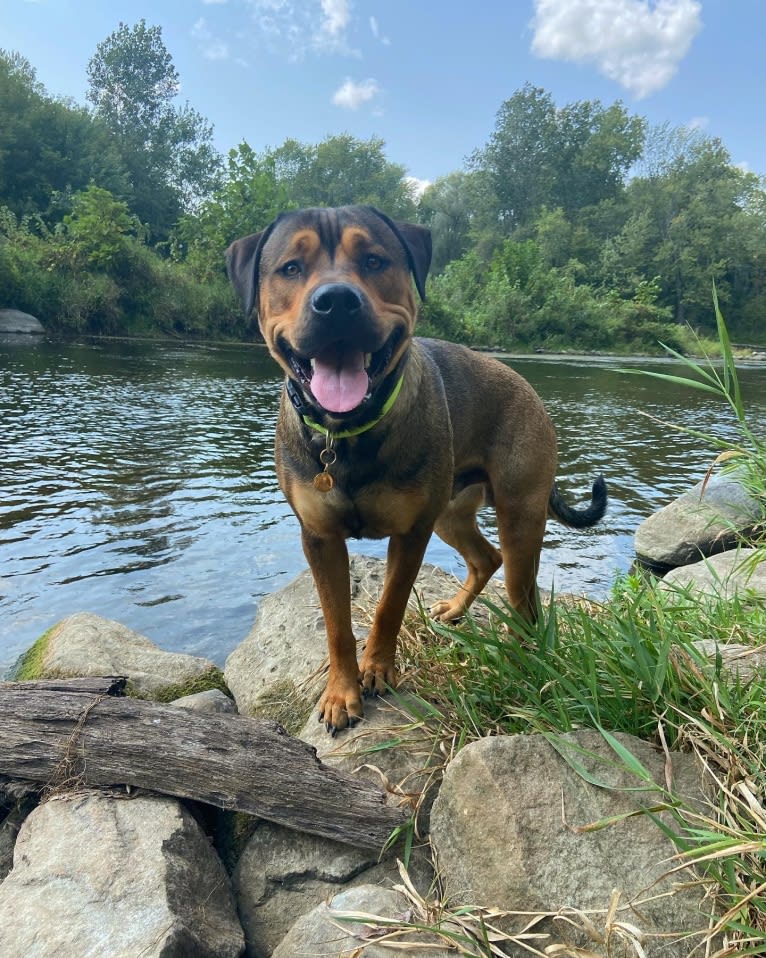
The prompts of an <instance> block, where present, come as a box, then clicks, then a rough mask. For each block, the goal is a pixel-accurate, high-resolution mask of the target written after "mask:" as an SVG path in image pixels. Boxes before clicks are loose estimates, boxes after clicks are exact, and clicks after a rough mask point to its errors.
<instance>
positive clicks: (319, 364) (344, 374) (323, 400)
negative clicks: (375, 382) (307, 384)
mask: <svg viewBox="0 0 766 958" xmlns="http://www.w3.org/2000/svg"><path fill="white" fill-rule="evenodd" d="M369 385H370V381H369V378H368V376H367V373H366V372H365V369H364V353H363V352H361V351H359V350H355V349H343V348H340V347H335V346H333V347H331V348H330V349H326V350H325V351H324V352H323V353H321V355H319V356H316V357H315V358H314V374H313V375H312V377H311V391H312V393H313V394H314V398H315V399H316V401H317V402H318V403H319V405H320V406H322V407H323V408H324V409H326V410H327V411H328V412H350V411H351V410H352V409H356V407H357V406H358V405H359V403H360V402H361V401H362V400H363V399H364V397H365V396H366V395H367V390H368V389H369Z"/></svg>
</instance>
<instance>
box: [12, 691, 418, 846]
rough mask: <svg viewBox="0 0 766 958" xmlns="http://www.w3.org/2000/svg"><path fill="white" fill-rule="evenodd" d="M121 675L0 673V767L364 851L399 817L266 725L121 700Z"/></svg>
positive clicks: (365, 785)
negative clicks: (158, 796)
mask: <svg viewBox="0 0 766 958" xmlns="http://www.w3.org/2000/svg"><path fill="white" fill-rule="evenodd" d="M124 684H125V683H124V680H121V679H119V678H117V679H114V678H106V679H75V680H60V681H52V682H0V776H8V777H9V778H12V779H24V780H27V781H30V780H31V781H34V782H41V783H46V784H48V785H50V786H52V787H54V788H55V787H66V786H67V785H69V784H83V785H102V786H103V785H131V786H136V787H138V788H145V789H150V790H152V791H156V792H163V793H164V794H166V795H173V796H175V797H178V798H187V799H193V800H195V801H200V802H206V803H207V804H210V805H215V806H217V807H219V808H225V809H232V810H237V811H243V812H248V813H249V814H251V815H257V816H258V817H259V818H266V819H268V820H269V821H272V822H278V823H279V824H281V825H286V826H288V827H289V828H294V829H297V830H299V831H305V832H311V833H313V834H316V835H322V836H324V837H326V838H332V839H335V840H337V841H341V842H346V843H349V844H357V845H363V846H365V847H370V848H380V847H382V846H383V845H384V844H385V842H386V840H387V838H388V837H389V835H390V834H391V832H392V830H393V829H394V828H396V827H397V826H400V825H402V824H403V822H404V820H405V819H404V813H403V812H402V811H401V810H400V809H398V808H394V807H391V806H388V805H386V804H385V797H384V795H383V793H382V792H381V791H380V789H379V788H378V787H377V786H376V785H374V784H372V783H370V782H369V781H365V780H363V779H360V778H357V777H355V776H352V775H348V774H346V773H344V772H341V771H338V770H337V769H334V768H330V767H329V766H327V765H324V764H323V763H322V762H320V761H319V759H318V758H317V757H316V753H315V750H314V749H313V748H312V747H311V746H310V745H307V744H306V743H305V742H302V741H301V740H300V739H296V738H292V737H291V736H290V735H288V734H287V732H285V730H284V729H283V728H282V727H281V726H280V725H278V724H277V723H276V722H269V721H264V720H259V719H253V718H246V717H244V716H241V715H220V714H209V713H200V712H195V711H191V710H188V709H180V708H177V707H174V706H168V705H159V704H157V703H155V702H144V701H140V700H137V699H130V698H123V697H121V692H122V688H123V687H124Z"/></svg>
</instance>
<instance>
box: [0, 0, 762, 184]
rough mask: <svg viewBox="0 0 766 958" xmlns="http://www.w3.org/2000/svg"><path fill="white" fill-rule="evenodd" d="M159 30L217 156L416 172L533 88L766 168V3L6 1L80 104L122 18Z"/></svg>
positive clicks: (456, 155)
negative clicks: (297, 151)
mask: <svg viewBox="0 0 766 958" xmlns="http://www.w3.org/2000/svg"><path fill="white" fill-rule="evenodd" d="M142 17H143V18H145V19H146V21H147V23H148V24H152V25H153V24H157V25H159V26H160V27H161V28H162V35H163V39H164V41H165V45H166V46H167V48H168V50H169V52H170V54H171V56H172V57H173V61H174V63H175V66H176V69H177V70H178V72H179V74H180V77H181V83H182V91H181V99H182V100H187V101H188V102H189V103H190V105H191V106H193V107H194V108H195V109H196V110H198V111H199V112H200V113H202V114H203V116H205V117H206V118H207V119H208V120H209V121H210V122H211V123H212V124H213V125H214V127H215V142H216V145H217V146H218V148H219V149H220V150H221V151H222V152H225V151H227V150H229V149H230V148H232V147H234V146H236V145H237V144H238V143H239V142H241V141H242V140H246V141H247V142H248V143H249V144H250V145H251V146H252V147H253V148H254V149H256V150H262V149H264V148H266V147H270V146H271V147H274V146H279V145H280V144H281V143H282V142H283V141H284V140H285V139H286V138H287V137H294V138H296V139H299V140H302V141H304V142H309V143H315V142H318V141H319V140H321V139H323V138H324V137H325V136H327V135H328V134H335V133H342V132H348V133H351V134H352V135H354V136H357V137H360V138H365V139H366V138H368V137H370V136H379V137H382V138H383V139H384V140H385V142H386V153H387V156H388V158H389V159H390V160H393V161H396V162H398V163H401V164H403V165H404V166H405V167H406V168H407V170H408V172H409V174H410V175H412V176H413V177H415V178H417V179H419V180H427V181H431V180H434V179H435V178H436V177H438V176H442V175H444V174H446V173H449V172H451V171H453V170H457V169H460V168H461V167H462V165H463V162H464V160H465V157H466V156H467V155H469V154H470V153H471V152H472V151H473V150H474V149H476V148H478V147H481V146H483V145H484V144H485V143H486V141H487V139H488V137H489V135H490V134H491V132H492V129H493V127H494V122H495V114H496V112H497V109H498V108H499V106H500V104H501V103H502V102H503V100H505V99H507V98H508V97H510V96H511V95H512V94H513V93H514V91H516V90H517V89H519V88H520V87H521V86H523V84H524V83H526V82H530V83H532V84H534V85H535V86H540V87H543V88H544V89H546V90H548V91H549V92H550V93H551V94H552V95H553V97H554V99H555V100H556V102H557V103H558V104H559V105H560V106H561V105H564V104H565V103H569V102H572V101H574V100H582V99H600V100H601V101H602V102H603V103H605V104H608V103H611V102H613V101H614V100H617V99H621V100H622V101H623V102H624V103H625V105H626V106H627V108H628V109H629V110H630V111H631V112H632V113H638V114H641V115H643V116H646V117H647V118H648V119H649V121H650V122H651V123H656V124H660V123H664V122H669V123H671V124H672V125H674V126H681V125H692V126H696V127H700V128H702V129H703V130H704V132H705V133H707V134H709V135H711V136H717V137H720V138H721V140H722V141H723V142H724V144H725V145H726V147H727V148H728V149H729V151H730V153H731V156H732V160H733V162H735V163H738V164H742V165H744V166H745V167H746V168H747V169H750V170H752V171H754V172H756V173H760V174H766V123H765V122H764V120H765V119H766V117H764V112H765V109H764V100H765V99H766V55H764V48H763V44H764V40H763V38H764V36H766V2H765V0H474V2H473V3H470V4H466V2H465V0H409V2H405V0H385V2H382V0H152V2H151V3H148V2H147V3H145V2H142V0H132V2H126V0H3V2H2V6H0V46H2V47H3V48H5V49H9V50H17V51H19V52H20V53H22V54H23V55H24V56H26V57H27V58H28V59H29V60H30V62H31V63H32V65H33V66H34V67H35V68H36V70H37V73H38V78H39V79H40V80H41V81H42V82H43V83H44V84H45V86H46V87H47V89H48V92H49V93H50V94H54V95H58V96H69V97H73V98H74V99H75V100H77V101H79V102H81V103H84V102H85V90H86V85H87V83H86V66H87V62H88V60H89V59H90V57H91V56H92V55H93V53H94V51H95V49H96V45H97V44H98V43H99V42H100V41H101V40H103V39H104V38H105V37H107V36H108V35H109V34H110V33H111V32H112V31H113V30H115V29H116V28H117V26H118V24H119V22H120V21H124V22H126V23H128V24H133V23H135V22H136V21H138V20H139V19H140V18H142Z"/></svg>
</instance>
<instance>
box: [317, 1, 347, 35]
mask: <svg viewBox="0 0 766 958" xmlns="http://www.w3.org/2000/svg"><path fill="white" fill-rule="evenodd" d="M320 2H321V5H322V14H323V16H324V19H323V21H322V29H323V30H324V31H326V32H327V33H329V34H330V36H331V37H337V36H338V35H339V34H341V33H343V31H344V30H345V29H346V27H347V26H348V22H349V20H350V19H351V9H350V7H349V3H348V0H320Z"/></svg>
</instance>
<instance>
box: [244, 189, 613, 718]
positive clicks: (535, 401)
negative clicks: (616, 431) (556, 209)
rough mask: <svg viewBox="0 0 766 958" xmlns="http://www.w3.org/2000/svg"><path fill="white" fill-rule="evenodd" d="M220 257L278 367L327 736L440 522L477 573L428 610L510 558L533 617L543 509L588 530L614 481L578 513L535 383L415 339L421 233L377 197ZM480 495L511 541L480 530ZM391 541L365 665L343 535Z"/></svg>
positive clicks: (386, 660)
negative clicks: (558, 479)
mask: <svg viewBox="0 0 766 958" xmlns="http://www.w3.org/2000/svg"><path fill="white" fill-rule="evenodd" d="M226 259H227V266H228V272H229V277H230V279H231V281H232V283H233V285H234V287H235V288H236V290H237V291H238V293H239V294H240V296H241V298H242V302H243V305H244V307H245V311H246V312H247V313H248V314H249V313H250V312H251V310H252V309H253V307H254V306H255V307H257V311H258V321H259V325H260V328H261V331H262V333H263V336H264V338H265V340H266V344H267V346H268V348H269V350H270V352H271V355H272V356H273V357H274V359H276V361H277V362H278V363H279V365H280V366H281V367H282V369H283V371H284V373H285V376H286V381H285V388H284V390H283V392H282V402H281V407H280V412H279V421H278V423H277V435H276V467H277V474H278V477H279V483H280V485H281V487H282V490H283V491H284V494H285V496H286V497H287V500H288V502H289V503H290V505H291V506H292V508H293V510H294V512H295V514H296V516H297V517H298V520H299V522H300V525H301V533H302V541H303V549H304V552H305V554H306V558H307V560H308V563H309V565H310V567H311V571H312V573H313V576H314V581H315V583H316V587H317V591H318V593H319V600H320V603H321V606H322V612H323V613H324V620H325V627H326V630H327V642H328V647H329V656H330V672H329V678H328V682H327V688H326V690H325V692H324V695H323V696H322V698H321V700H320V702H319V718H320V720H321V721H324V722H325V724H326V726H327V729H328V731H331V732H332V733H333V734H334V733H335V732H336V731H337V730H340V729H343V728H345V727H346V726H347V725H348V724H353V723H354V722H355V721H356V720H357V719H359V718H360V717H361V716H362V699H361V695H362V693H363V694H365V695H368V694H371V693H375V692H377V691H383V690H384V688H385V686H387V685H389V686H393V685H394V683H395V679H396V673H395V669H394V653H395V650H396V641H397V636H398V632H399V628H400V626H401V624H402V619H403V617H404V612H405V607H406V604H407V600H408V598H409V595H410V591H411V589H412V585H413V583H414V581H415V577H416V576H417V573H418V570H419V569H420V565H421V562H422V559H423V554H424V552H425V549H426V545H427V543H428V540H429V538H430V537H431V533H432V532H434V531H435V532H436V533H437V535H439V536H440V537H441V538H442V539H443V540H444V541H445V542H447V543H448V544H449V545H451V546H453V547H454V548H455V549H457V551H458V552H459V553H460V554H461V555H462V557H463V559H464V560H465V563H466V566H467V570H468V575H467V577H466V579H465V582H464V583H463V584H462V586H461V587H460V588H459V589H458V590H457V592H456V594H455V595H454V596H453V597H452V598H450V599H447V600H446V601H444V602H440V603H438V605H436V606H435V607H434V608H433V609H432V610H431V611H432V613H433V614H434V615H435V616H437V617H439V618H440V619H443V620H452V619H456V618H457V617H458V616H460V615H461V614H462V613H463V612H465V610H466V609H467V608H468V606H469V605H470V604H471V602H472V601H473V600H474V599H475V598H476V596H477V595H478V594H479V593H480V592H481V590H482V589H483V588H484V586H485V585H486V584H487V581H488V580H489V578H490V576H491V575H492V574H493V573H494V572H495V571H496V570H497V569H498V568H499V567H500V565H501V563H502V564H503V566H504V574H505V586H506V589H507V591H508V599H509V602H510V604H511V606H513V608H514V609H517V610H518V611H519V612H521V613H522V614H524V615H526V616H528V617H534V615H535V608H536V606H535V601H536V600H535V580H536V576H537V569H538V563H539V558H540V550H541V547H542V542H543V534H544V531H545V521H546V517H547V515H548V514H549V513H550V514H551V515H553V516H555V517H556V518H558V519H559V520H560V521H562V522H564V523H566V524H567V525H571V526H576V527H583V526H590V525H592V524H593V523H595V522H597V521H598V520H599V519H600V518H601V517H602V516H603V514H604V511H605V509H606V486H605V484H604V481H603V479H602V478H600V477H599V478H598V479H597V480H596V481H595V482H594V484H593V490H592V499H591V503H590V505H589V506H587V507H586V508H584V509H582V510H575V509H572V508H570V507H569V506H568V505H567V504H566V503H565V502H564V501H563V499H562V498H561V496H560V494H559V493H558V491H557V489H556V486H555V484H554V476H555V472H556V436H555V433H554V431H553V426H552V424H551V421H550V419H549V418H548V415H547V413H546V412H545V409H544V408H543V404H542V401H541V400H540V398H539V397H538V395H537V394H536V393H535V391H534V390H533V389H532V387H531V386H530V385H529V384H528V383H527V382H526V380H524V379H523V378H522V377H521V376H519V375H518V374H517V373H515V372H513V371H512V370H511V369H509V368H508V367H507V366H505V365H503V364H502V363H500V362H498V361H497V360H495V359H492V358H489V357H487V356H484V355H481V354H479V353H475V352H473V351H471V350H470V349H467V348H466V347H464V346H457V345H454V344H452V343H446V342H440V341H437V340H430V339H415V338H413V331H414V328H415V319H416V315H417V303H416V300H415V295H414V291H413V288H412V281H411V279H410V274H412V276H413V277H414V280H415V287H416V288H417V291H418V293H419V294H420V296H421V298H422V297H423V295H424V286H425V280H426V274H427V272H428V267H429V265H430V260H431V236H430V233H429V231H428V230H427V229H426V228H424V227H422V226H415V225H412V224H409V223H396V222H393V221H392V220H391V219H389V218H388V217H387V216H385V215H384V214H383V213H381V212H379V211H378V210H376V209H374V208H373V207H365V206H345V207H341V208H338V209H307V210H300V211H296V212H290V213H285V214H283V215H282V216H280V217H279V218H278V219H277V220H275V221H274V222H273V223H272V224H271V225H270V226H269V227H268V228H267V229H265V230H264V231H263V232H261V233H256V234H253V235H252V236H246V237H244V238H243V239H239V240H236V241H235V242H234V243H232V244H231V246H230V247H229V248H228V250H227V251H226ZM485 503H490V504H493V505H494V507H495V509H496V512H497V528H498V532H499V538H500V549H501V551H498V550H497V549H496V548H495V547H494V546H493V545H491V544H490V543H489V542H488V541H487V540H486V539H485V538H484V536H483V535H482V534H481V532H480V531H479V529H478V527H477V524H476V512H477V510H478V509H479V508H480V507H481V506H482V505H483V504H485ZM386 536H388V537H389V544H388V562H387V567H386V577H385V585H384V588H383V594H382V597H381V599H380V601H379V603H378V607H377V611H376V613H375V618H374V621H373V624H372V628H371V630H370V634H369V638H368V640H367V644H366V646H365V649H364V654H363V656H362V660H361V663H360V664H359V665H358V666H357V660H356V642H355V639H354V634H353V631H352V628H351V608H350V604H351V596H350V583H349V560H348V550H347V547H346V540H347V539H348V538H373V539H378V538H384V537H386Z"/></svg>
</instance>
